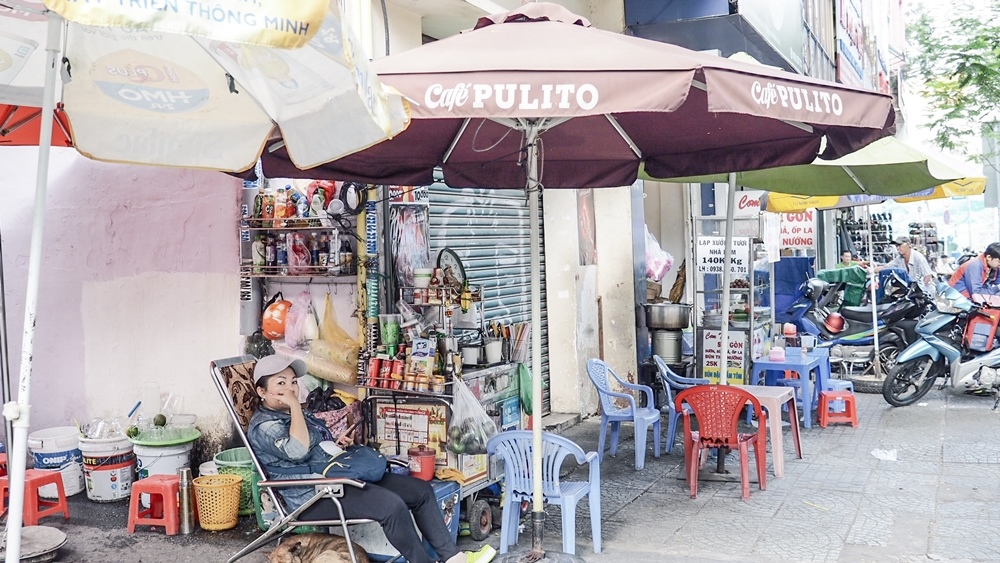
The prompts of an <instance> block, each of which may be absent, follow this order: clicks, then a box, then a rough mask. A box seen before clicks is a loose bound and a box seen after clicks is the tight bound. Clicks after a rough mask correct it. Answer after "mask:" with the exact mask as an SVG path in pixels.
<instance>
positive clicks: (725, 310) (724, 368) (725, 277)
mask: <svg viewBox="0 0 1000 563" xmlns="http://www.w3.org/2000/svg"><path fill="white" fill-rule="evenodd" d="M734 207H736V174H730V175H729V202H728V203H727V204H726V249H725V251H724V252H725V253H724V254H723V256H725V257H726V259H725V260H724V261H723V264H722V334H721V335H720V337H719V346H721V348H720V350H719V385H729V381H728V376H729V295H730V292H729V281H730V278H731V277H732V276H731V275H730V272H731V270H732V264H730V262H731V261H732V257H733V208H734ZM719 457H720V459H721V457H722V456H719Z"/></svg>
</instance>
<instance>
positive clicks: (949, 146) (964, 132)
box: [907, 0, 1000, 158]
mask: <svg viewBox="0 0 1000 563" xmlns="http://www.w3.org/2000/svg"><path fill="white" fill-rule="evenodd" d="M930 1H931V2H934V3H935V4H936V2H937V0H930ZM907 36H908V40H909V43H910V47H911V52H910V53H909V56H908V64H907V74H908V77H909V78H911V79H912V78H915V79H917V82H918V89H919V93H920V94H921V95H922V96H923V97H924V98H925V99H926V100H927V103H928V104H929V106H930V108H931V115H930V116H929V118H930V125H929V127H930V129H931V132H932V134H933V137H934V142H935V144H937V145H938V146H940V147H941V148H942V149H945V150H948V151H954V152H958V153H964V154H968V152H969V151H968V149H967V145H966V143H968V142H969V141H970V139H974V138H976V137H978V136H979V135H980V134H981V133H982V132H983V131H982V130H983V128H984V126H985V125H988V124H990V123H993V122H996V121H998V120H1000V0H978V1H976V0H972V1H970V0H960V1H957V2H953V3H949V4H948V6H947V7H945V6H943V5H941V6H937V5H935V6H934V9H933V10H931V9H928V4H924V3H920V4H916V5H915V6H914V7H913V9H912V10H911V13H910V17H909V25H908V26H907ZM911 82H912V81H911ZM997 133H1000V132H994V133H993V135H996V134H997ZM978 145H979V144H978V143H976V146H977V147H978ZM968 156H970V157H973V158H978V157H980V156H981V155H979V154H978V151H976V153H975V154H968Z"/></svg>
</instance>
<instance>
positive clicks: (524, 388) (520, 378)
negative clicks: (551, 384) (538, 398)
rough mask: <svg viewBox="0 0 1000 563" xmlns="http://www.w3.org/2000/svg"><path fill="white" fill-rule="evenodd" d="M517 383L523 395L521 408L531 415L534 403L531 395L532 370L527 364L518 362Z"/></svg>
mask: <svg viewBox="0 0 1000 563" xmlns="http://www.w3.org/2000/svg"><path fill="white" fill-rule="evenodd" d="M517 384H518V388H519V389H520V392H519V394H520V395H521V410H523V411H524V414H526V415H528V416H531V409H532V407H533V405H534V403H532V395H531V393H532V387H531V370H530V369H528V365H527V364H517Z"/></svg>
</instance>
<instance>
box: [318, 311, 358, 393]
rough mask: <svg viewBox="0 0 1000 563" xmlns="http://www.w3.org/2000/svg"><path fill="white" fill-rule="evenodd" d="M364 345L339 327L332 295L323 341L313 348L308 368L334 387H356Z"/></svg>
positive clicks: (324, 320)
mask: <svg viewBox="0 0 1000 563" xmlns="http://www.w3.org/2000/svg"><path fill="white" fill-rule="evenodd" d="M359 347H360V344H358V341H357V340H355V339H354V338H352V337H351V335H349V334H347V332H345V331H344V329H342V328H340V325H338V324H337V315H336V313H335V312H334V310H333V301H332V300H331V299H330V294H329V293H328V294H327V295H326V304H325V306H324V312H323V323H322V324H321V325H320V329H319V338H317V339H316V340H313V341H312V344H310V345H309V353H308V354H307V355H306V366H307V367H308V368H309V373H311V374H313V375H315V376H316V377H318V378H320V379H325V380H327V381H332V382H334V383H347V384H351V385H353V384H356V383H357V381H358V352H359Z"/></svg>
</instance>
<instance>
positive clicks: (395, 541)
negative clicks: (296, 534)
mask: <svg viewBox="0 0 1000 563" xmlns="http://www.w3.org/2000/svg"><path fill="white" fill-rule="evenodd" d="M340 502H341V504H342V505H343V507H344V516H346V517H347V518H369V519H371V520H375V521H376V522H378V523H379V524H381V525H382V530H383V531H384V532H385V537H386V538H387V539H388V540H389V543H391V544H392V546H393V547H395V548H396V549H397V550H399V553H401V554H402V555H403V557H405V558H406V560H407V561H408V562H409V563H432V560H431V558H430V556H429V555H427V551H425V550H424V546H423V545H422V544H421V541H420V537H419V536H418V535H417V531H416V529H414V527H413V521H414V520H416V522H417V527H418V528H420V531H421V533H423V535H424V537H425V538H427V541H429V542H430V544H431V545H432V546H433V547H434V550H435V551H437V553H438V556H439V557H440V558H441V560H442V561H446V560H448V559H449V558H451V557H452V556H453V555H455V554H456V553H458V546H456V545H455V542H454V541H452V539H451V533H450V532H449V531H448V527H447V526H445V523H444V518H442V517H441V509H440V508H438V506H437V501H436V499H435V498H434V490H433V489H432V488H431V485H430V483H428V482H427V481H423V480H421V479H417V478H416V477H410V476H409V475H396V474H394V473H386V475H385V477H383V478H382V480H381V481H379V482H378V483H368V484H367V485H365V488H364V489H356V488H354V487H344V496H343V497H342V498H341V499H340ZM411 512H412V513H413V519H411V518H410V513H411ZM336 518H339V515H338V514H337V507H336V506H335V505H334V504H333V502H332V501H319V502H317V503H316V504H314V505H312V506H310V507H309V508H308V509H306V510H305V512H304V513H303V515H302V519H303V520H320V519H324V520H326V519H336Z"/></svg>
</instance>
